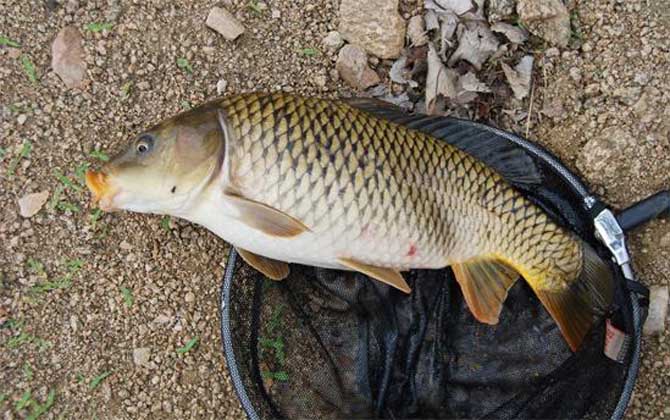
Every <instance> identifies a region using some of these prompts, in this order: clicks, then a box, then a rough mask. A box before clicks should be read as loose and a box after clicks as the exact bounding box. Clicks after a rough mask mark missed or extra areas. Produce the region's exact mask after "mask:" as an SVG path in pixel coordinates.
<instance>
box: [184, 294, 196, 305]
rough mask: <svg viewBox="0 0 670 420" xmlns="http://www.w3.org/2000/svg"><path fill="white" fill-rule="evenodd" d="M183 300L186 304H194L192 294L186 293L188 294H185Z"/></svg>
mask: <svg viewBox="0 0 670 420" xmlns="http://www.w3.org/2000/svg"><path fill="white" fill-rule="evenodd" d="M185 300H186V303H193V302H195V294H193V292H188V293H186V297H185Z"/></svg>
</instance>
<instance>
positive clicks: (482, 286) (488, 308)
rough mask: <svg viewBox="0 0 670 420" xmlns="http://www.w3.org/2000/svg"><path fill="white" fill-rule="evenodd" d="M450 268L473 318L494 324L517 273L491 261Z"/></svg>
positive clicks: (517, 275) (468, 263)
mask: <svg viewBox="0 0 670 420" xmlns="http://www.w3.org/2000/svg"><path fill="white" fill-rule="evenodd" d="M451 268H452V270H454V274H455V275H456V280H457V281H458V284H459V285H460V286H461V290H462V291H463V296H464V297H465V301H466V302H467V304H468V308H470V312H472V315H474V317H475V318H477V320H478V321H480V322H483V323H485V324H491V325H495V324H497V323H498V318H499V317H500V311H501V310H502V305H503V302H504V301H505V298H507V291H508V290H509V289H510V288H511V287H512V286H513V285H514V282H516V280H517V279H518V278H519V274H518V273H517V272H516V271H514V270H513V269H511V268H509V267H508V266H506V265H505V264H503V263H501V262H498V261H496V260H492V259H475V260H469V261H466V262H464V263H461V264H454V265H452V266H451Z"/></svg>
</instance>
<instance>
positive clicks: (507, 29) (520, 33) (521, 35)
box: [491, 22, 528, 44]
mask: <svg viewBox="0 0 670 420" xmlns="http://www.w3.org/2000/svg"><path fill="white" fill-rule="evenodd" d="M491 30H492V31H493V32H498V33H501V34H503V35H505V37H506V38H507V39H509V40H510V41H511V42H512V43H513V44H523V43H524V42H526V40H527V39H528V32H527V31H526V30H525V29H523V28H519V27H518V26H514V25H510V24H509V23H504V22H498V23H496V24H494V25H493V26H491Z"/></svg>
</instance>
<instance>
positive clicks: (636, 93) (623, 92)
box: [612, 86, 642, 106]
mask: <svg viewBox="0 0 670 420" xmlns="http://www.w3.org/2000/svg"><path fill="white" fill-rule="evenodd" d="M641 92H642V89H641V88H640V87H639V86H633V87H621V88H617V89H615V90H614V92H613V93H612V96H614V97H615V98H616V99H618V100H619V102H621V103H622V104H624V105H628V106H630V105H633V104H634V103H635V102H637V100H638V99H640V93H641Z"/></svg>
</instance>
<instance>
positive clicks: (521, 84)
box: [502, 55, 533, 99]
mask: <svg viewBox="0 0 670 420" xmlns="http://www.w3.org/2000/svg"><path fill="white" fill-rule="evenodd" d="M502 69H503V71H504V72H505V77H506V78H507V81H508V82H509V85H510V87H511V88H512V91H513V92H514V96H515V97H516V98H517V99H523V98H525V97H526V96H528V92H530V79H531V74H532V71H533V56H532V55H527V56H525V57H523V58H522V59H521V61H519V64H517V65H516V66H515V67H514V68H511V67H510V66H508V65H507V64H505V63H502Z"/></svg>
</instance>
